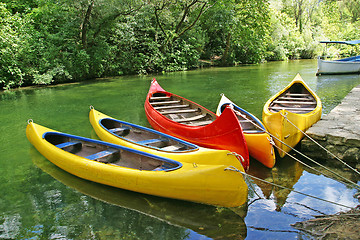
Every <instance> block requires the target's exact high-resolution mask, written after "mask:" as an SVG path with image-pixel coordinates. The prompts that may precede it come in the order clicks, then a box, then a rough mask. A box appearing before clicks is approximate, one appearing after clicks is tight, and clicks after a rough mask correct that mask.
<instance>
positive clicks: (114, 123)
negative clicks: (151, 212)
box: [89, 107, 244, 171]
mask: <svg viewBox="0 0 360 240" xmlns="http://www.w3.org/2000/svg"><path fill="white" fill-rule="evenodd" d="M89 119H90V123H91V125H92V127H93V129H94V130H95V132H96V134H97V136H98V137H99V138H100V139H101V140H103V141H105V142H110V143H114V144H117V145H121V146H125V147H129V148H132V149H136V150H139V151H144V152H147V153H151V154H154V155H156V156H162V157H167V158H170V159H173V160H176V161H179V162H188V163H192V164H206V165H231V166H234V167H236V168H237V169H240V170H241V171H244V169H243V167H242V165H241V163H240V162H239V160H238V159H237V157H236V156H235V155H234V154H232V153H231V152H230V151H228V150H217V149H210V148H203V147H199V146H197V145H195V144H192V143H189V142H186V141H184V140H181V139H179V138H175V137H173V136H170V135H167V134H165V133H162V132H158V131H156V130H153V129H149V128H146V127H143V126H139V125H136V124H133V123H128V122H124V121H121V120H118V119H115V118H112V117H110V116H108V115H105V114H103V113H101V112H99V111H97V110H95V108H94V107H90V112H89Z"/></svg>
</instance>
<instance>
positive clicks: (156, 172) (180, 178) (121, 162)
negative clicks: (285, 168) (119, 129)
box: [26, 121, 247, 207]
mask: <svg viewBox="0 0 360 240" xmlns="http://www.w3.org/2000/svg"><path fill="white" fill-rule="evenodd" d="M26 136H27V138H28V139H29V141H30V143H31V144H32V145H33V146H34V147H35V148H36V149H37V150H38V151H39V152H40V153H41V154H42V155H43V156H44V157H45V158H47V159H48V160H49V161H51V162H52V163H54V164H55V165H57V166H58V167H59V168H61V169H63V170H65V171H67V172H69V173H71V174H73V175H75V176H78V177H80V178H83V179H87V180H90V181H93V182H97V183H101V184H105V185H109V186H113V187H117V188H122V189H126V190H130V191H135V192H140V193H145V194H151V195H156V196H161V197H167V198H175V199H181V200H187V201H193V202H199V203H205V204H209V205H218V206H225V207H233V206H239V205H242V204H244V203H245V201H246V200H247V185H246V183H245V181H244V179H243V177H242V175H241V173H238V172H235V171H227V170H226V169H227V168H228V167H229V166H224V165H204V164H196V165H194V164H190V163H180V162H178V161H174V160H171V159H168V158H164V157H159V156H155V155H152V154H149V153H145V152H141V151H138V150H135V149H131V148H127V147H124V146H119V145H115V144H111V143H106V142H102V141H98V140H93V139H88V138H83V137H79V136H74V135H70V134H65V133H61V132H57V131H54V130H52V129H49V128H46V127H43V126H41V125H38V124H35V123H33V122H32V121H29V122H28V125H27V128H26Z"/></svg>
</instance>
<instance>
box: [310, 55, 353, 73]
mask: <svg viewBox="0 0 360 240" xmlns="http://www.w3.org/2000/svg"><path fill="white" fill-rule="evenodd" d="M357 59H359V60H356V61H346V60H345V59H343V60H335V61H326V60H323V59H320V58H318V70H317V73H316V75H322V74H351V73H353V74H354V73H358V74H360V56H357Z"/></svg>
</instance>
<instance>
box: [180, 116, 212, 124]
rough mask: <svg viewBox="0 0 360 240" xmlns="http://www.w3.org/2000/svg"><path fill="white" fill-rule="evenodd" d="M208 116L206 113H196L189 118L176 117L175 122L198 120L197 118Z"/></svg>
mask: <svg viewBox="0 0 360 240" xmlns="http://www.w3.org/2000/svg"><path fill="white" fill-rule="evenodd" d="M204 117H206V115H196V116H194V117H189V118H180V119H174V121H175V122H178V123H182V122H191V121H196V120H200V119H202V118H204Z"/></svg>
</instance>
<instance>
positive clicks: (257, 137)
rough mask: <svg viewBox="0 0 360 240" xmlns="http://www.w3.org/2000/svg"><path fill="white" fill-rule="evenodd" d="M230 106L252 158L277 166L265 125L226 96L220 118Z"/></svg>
mask: <svg viewBox="0 0 360 240" xmlns="http://www.w3.org/2000/svg"><path fill="white" fill-rule="evenodd" d="M230 104H231V105H232V106H233V108H234V111H235V114H236V117H237V118H238V120H239V123H240V125H241V127H242V129H243V132H244V136H245V140H246V143H247V146H248V149H249V153H250V156H252V157H253V158H255V159H256V160H258V161H259V162H261V163H262V164H264V165H265V166H266V167H269V168H272V167H273V166H274V165H275V152H274V148H273V146H272V144H271V137H270V136H269V134H267V133H266V132H265V130H264V129H265V127H264V125H263V124H262V123H261V121H260V120H259V119H258V118H257V117H255V116H254V115H252V114H251V113H249V112H247V111H245V110H244V109H242V108H240V107H239V106H237V105H236V104H234V103H233V102H232V101H230V99H228V98H227V97H226V96H225V95H222V96H221V99H220V102H219V105H218V107H217V110H216V114H217V115H218V116H220V114H221V113H222V112H223V111H224V110H225V108H226V106H228V105H230Z"/></svg>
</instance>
